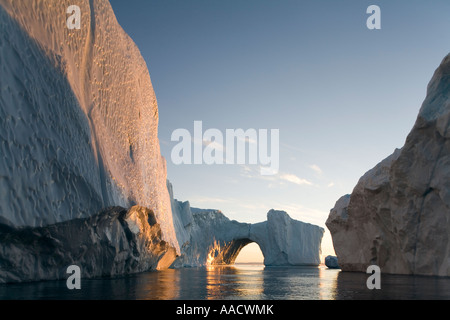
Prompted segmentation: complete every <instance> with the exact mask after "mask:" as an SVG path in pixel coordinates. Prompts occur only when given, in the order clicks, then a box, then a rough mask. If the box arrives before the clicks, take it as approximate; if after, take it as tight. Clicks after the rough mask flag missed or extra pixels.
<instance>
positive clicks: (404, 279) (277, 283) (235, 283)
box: [0, 264, 450, 300]
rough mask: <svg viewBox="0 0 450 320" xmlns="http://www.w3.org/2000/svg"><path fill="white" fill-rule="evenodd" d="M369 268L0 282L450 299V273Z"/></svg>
mask: <svg viewBox="0 0 450 320" xmlns="http://www.w3.org/2000/svg"><path fill="white" fill-rule="evenodd" d="M368 277H369V275H368V274H365V273H348V272H341V271H340V270H332V269H328V268H326V267H325V266H320V267H265V266H264V265H260V264H237V265H234V266H214V267H208V268H189V269H179V270H172V269H169V270H164V271H155V272H147V273H142V274H136V275H130V276H125V277H121V278H113V279H111V278H106V279H105V278H103V279H90V280H88V279H85V280H83V279H81V289H80V290H69V289H67V286H66V281H47V282H39V283H26V284H9V285H0V299H2V300H5V299H8V300H10V299H13V300H21V299H25V300H36V299H38V300H42V299H46V300H53V299H54V300H66V299H67V300H72V299H83V300H112V299H113V300H161V299H163V300H207V299H216V300H227V299H233V300H240V299H243V300H321V299H322V300H341V299H364V300H371V299H396V300H410V299H433V300H442V299H446V300H448V299H450V278H440V277H421V276H399V275H384V274H382V275H381V289H379V290H376V289H374V290H369V289H368V288H367V286H366V281H367V278H368Z"/></svg>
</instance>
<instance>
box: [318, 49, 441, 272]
mask: <svg viewBox="0 0 450 320" xmlns="http://www.w3.org/2000/svg"><path fill="white" fill-rule="evenodd" d="M449 97H450V55H448V56H447V57H446V58H444V60H443V61H442V63H441V65H440V66H439V68H438V69H437V70H436V72H435V73H434V76H433V78H432V79H431V81H430V83H429V85H428V92H427V96H426V98H425V101H424V102H423V105H422V108H421V109H420V112H419V115H418V117H417V120H416V123H415V125H414V127H413V129H412V130H411V132H410V133H409V135H408V137H407V139H406V142H405V145H404V146H403V148H402V149H398V150H395V152H394V153H393V154H392V155H391V156H389V157H388V158H386V159H385V160H383V161H382V162H380V163H379V164H378V165H377V166H376V167H374V168H373V169H371V170H370V171H368V172H367V173H366V174H365V175H364V176H363V177H361V179H360V180H359V182H358V184H357V185H356V186H355V188H354V190H353V192H352V194H351V195H346V196H343V197H342V198H340V199H339V200H338V201H337V202H336V205H335V207H334V208H333V209H332V210H331V212H330V215H329V217H328V220H327V222H326V225H327V227H328V228H329V229H330V232H331V235H332V238H333V244H334V248H335V251H336V254H337V256H338V259H339V266H340V267H341V268H342V270H345V271H366V269H367V267H368V266H369V265H372V264H375V265H378V266H379V267H380V269H381V272H385V273H395V274H417V275H436V276H450V130H449V129H450V98H449Z"/></svg>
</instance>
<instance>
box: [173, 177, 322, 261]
mask: <svg viewBox="0 0 450 320" xmlns="http://www.w3.org/2000/svg"><path fill="white" fill-rule="evenodd" d="M168 189H169V191H170V194H171V199H172V212H173V215H174V217H173V219H174V224H175V226H176V229H177V235H178V240H179V245H180V248H181V255H180V256H179V257H178V258H177V260H175V262H174V264H173V266H174V267H193V266H205V265H220V264H233V263H234V261H235V259H236V258H237V256H238V254H239V252H240V251H241V249H242V248H243V247H245V246H246V245H247V244H249V243H252V242H256V243H257V244H258V245H259V247H260V249H261V251H262V253H263V255H264V264H265V265H267V266H275V265H319V263H320V252H321V248H320V246H321V242H322V237H323V233H324V230H323V229H322V228H320V227H318V226H315V225H312V224H309V223H304V222H301V221H297V220H294V219H292V218H290V217H289V215H288V214H287V213H286V212H284V211H276V210H270V211H269V212H268V213H267V221H264V222H260V223H255V224H249V223H241V222H237V221H234V220H230V219H228V218H227V217H226V216H225V215H224V214H223V213H222V212H221V211H219V210H205V209H197V208H191V207H190V205H189V202H180V201H177V200H175V199H173V190H172V186H171V185H170V183H169V184H168Z"/></svg>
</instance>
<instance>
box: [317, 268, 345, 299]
mask: <svg viewBox="0 0 450 320" xmlns="http://www.w3.org/2000/svg"><path fill="white" fill-rule="evenodd" d="M318 268H319V298H320V299H321V300H334V299H336V294H337V279H338V275H339V272H340V270H332V269H328V268H327V267H325V266H322V265H321V266H319V267H318Z"/></svg>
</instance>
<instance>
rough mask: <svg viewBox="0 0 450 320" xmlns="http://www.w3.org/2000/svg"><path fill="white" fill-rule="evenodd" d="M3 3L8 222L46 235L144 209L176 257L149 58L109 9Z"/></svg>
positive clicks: (50, 1) (1, 198) (1, 180)
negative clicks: (110, 210) (106, 214)
mask: <svg viewBox="0 0 450 320" xmlns="http://www.w3.org/2000/svg"><path fill="white" fill-rule="evenodd" d="M72 4H73V3H72V2H71V1H62V0H34V1H13V0H0V90H1V94H0V150H1V158H0V160H1V161H0V219H1V221H0V222H3V223H6V224H10V225H14V226H44V225H49V224H53V223H57V222H61V221H66V220H71V219H74V218H82V217H87V216H90V215H93V214H95V213H97V212H98V211H99V210H100V209H102V208H105V207H108V206H115V205H120V206H122V207H130V206H132V205H135V204H138V205H141V206H145V207H148V208H150V209H152V210H153V211H154V212H155V215H156V218H157V220H158V223H159V224H160V225H161V229H162V235H163V238H164V239H165V240H166V241H168V242H169V243H170V244H171V245H172V246H173V247H175V248H177V250H178V242H177V239H176V235H175V232H174V228H173V222H172V214H171V204H170V198H169V193H168V191H167V188H166V164H165V160H164V159H163V158H162V157H161V154H160V149H159V140H158V136H157V130H158V106H157V101H156V97H155V93H154V91H153V87H152V84H151V80H150V75H149V73H148V69H147V66H146V63H145V61H144V59H143V58H142V56H141V54H140V52H139V50H138V48H137V47H136V45H135V44H134V43H133V41H132V40H131V39H130V37H129V36H128V35H127V34H126V33H125V32H124V30H123V29H122V28H121V27H120V25H119V24H118V22H117V20H116V18H115V15H114V12H113V10H112V8H111V6H110V4H109V2H108V1H107V0H96V1H89V0H80V1H77V3H76V4H77V5H78V6H79V7H80V9H81V29H80V30H76V29H74V30H69V29H68V28H67V27H66V20H67V18H68V16H69V15H68V14H67V13H66V10H67V8H68V7H69V6H70V5H72Z"/></svg>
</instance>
